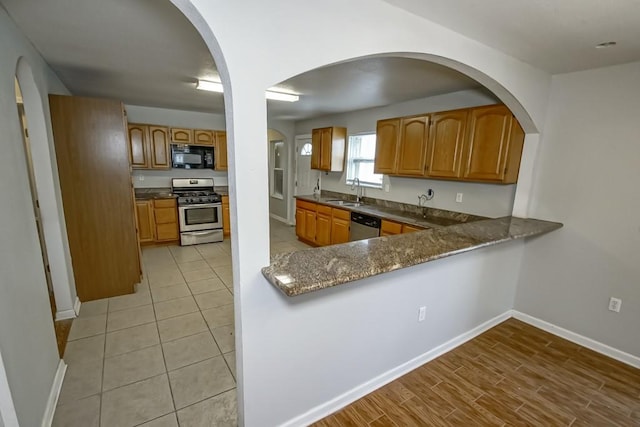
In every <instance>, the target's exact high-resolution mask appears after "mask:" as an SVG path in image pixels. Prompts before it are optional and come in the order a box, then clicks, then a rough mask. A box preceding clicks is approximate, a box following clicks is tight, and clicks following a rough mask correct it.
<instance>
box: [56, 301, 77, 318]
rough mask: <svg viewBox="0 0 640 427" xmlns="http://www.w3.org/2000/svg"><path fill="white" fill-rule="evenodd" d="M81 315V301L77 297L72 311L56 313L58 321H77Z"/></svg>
mask: <svg viewBox="0 0 640 427" xmlns="http://www.w3.org/2000/svg"><path fill="white" fill-rule="evenodd" d="M79 314H80V299H78V297H76V302H75V304H73V309H72V310H62V311H57V312H56V321H58V320H66V319H75V318H76V317H78V315H79Z"/></svg>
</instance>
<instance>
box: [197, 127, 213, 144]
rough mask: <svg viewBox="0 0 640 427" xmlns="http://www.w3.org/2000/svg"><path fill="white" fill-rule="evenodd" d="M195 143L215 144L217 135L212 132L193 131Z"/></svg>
mask: <svg viewBox="0 0 640 427" xmlns="http://www.w3.org/2000/svg"><path fill="white" fill-rule="evenodd" d="M193 141H194V144H195V145H210V146H213V145H214V143H215V134H214V133H213V131H212V130H204V129H196V130H194V131H193Z"/></svg>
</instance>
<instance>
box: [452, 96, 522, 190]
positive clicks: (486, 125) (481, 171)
mask: <svg viewBox="0 0 640 427" xmlns="http://www.w3.org/2000/svg"><path fill="white" fill-rule="evenodd" d="M512 122H513V116H512V115H511V112H510V111H509V109H508V108H507V107H505V106H504V105H499V106H490V107H480V108H474V109H472V110H471V112H470V114H469V132H468V138H467V145H466V149H465V151H466V153H465V154H466V159H465V170H464V178H465V179H469V180H477V181H502V179H503V178H504V175H505V168H506V161H507V159H506V156H507V152H508V144H509V135H510V134H511V126H512V125H513V123H512Z"/></svg>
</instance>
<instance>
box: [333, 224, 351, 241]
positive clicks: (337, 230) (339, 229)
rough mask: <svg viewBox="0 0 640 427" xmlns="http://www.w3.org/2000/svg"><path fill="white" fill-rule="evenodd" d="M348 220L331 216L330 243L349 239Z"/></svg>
mask: <svg viewBox="0 0 640 427" xmlns="http://www.w3.org/2000/svg"><path fill="white" fill-rule="evenodd" d="M349 224H350V222H349V220H345V219H342V218H336V217H334V218H333V221H332V222H331V244H332V245H336V244H338V243H347V242H348V241H349Z"/></svg>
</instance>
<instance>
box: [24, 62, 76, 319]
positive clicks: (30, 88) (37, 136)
mask: <svg viewBox="0 0 640 427" xmlns="http://www.w3.org/2000/svg"><path fill="white" fill-rule="evenodd" d="M16 78H17V79H18V82H19V84H20V89H21V91H22V97H23V102H24V109H25V113H26V116H27V120H28V123H29V136H30V138H29V139H30V142H31V156H32V160H33V169H34V174H35V179H36V188H37V189H38V199H39V202H40V211H41V215H42V227H43V230H44V239H45V241H46V245H47V249H48V256H49V267H50V269H51V281H52V283H53V292H54V296H55V300H56V309H57V313H56V319H57V320H61V319H69V318H73V317H75V316H76V314H77V313H76V312H75V308H74V305H75V301H76V288H75V281H74V278H73V269H72V267H71V263H70V260H71V257H70V253H69V246H68V242H67V233H66V227H65V220H64V212H63V210H62V201H61V200H60V199H59V198H58V197H57V194H58V191H57V183H58V175H57V169H54V165H55V164H56V159H55V151H54V150H52V149H51V146H50V145H49V138H48V137H47V125H46V121H45V112H44V109H43V107H42V99H43V97H42V96H41V94H40V91H39V90H38V87H37V86H36V83H35V79H34V77H33V73H32V71H31V67H30V66H29V63H28V62H27V60H26V59H25V58H23V57H21V58H19V59H18V62H17V65H16ZM45 99H46V98H45Z"/></svg>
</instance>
